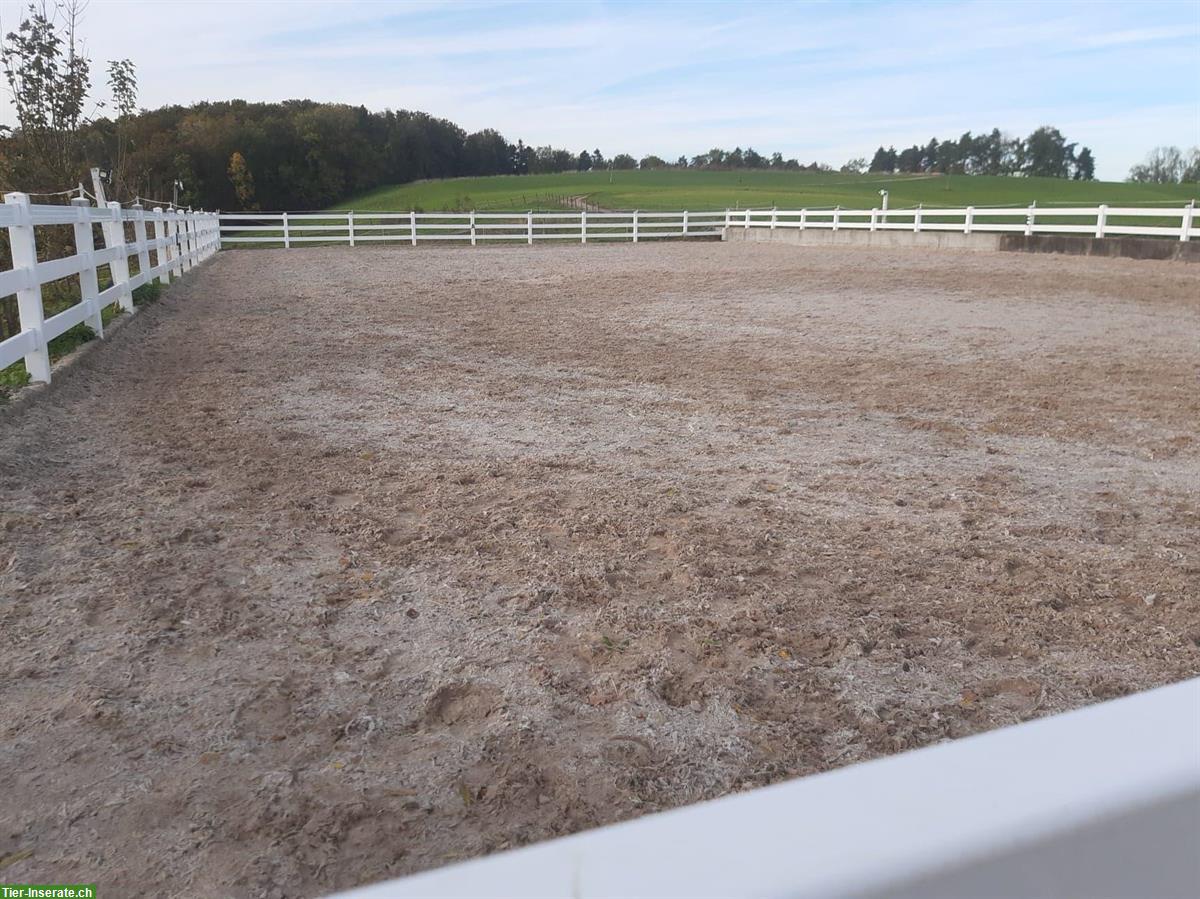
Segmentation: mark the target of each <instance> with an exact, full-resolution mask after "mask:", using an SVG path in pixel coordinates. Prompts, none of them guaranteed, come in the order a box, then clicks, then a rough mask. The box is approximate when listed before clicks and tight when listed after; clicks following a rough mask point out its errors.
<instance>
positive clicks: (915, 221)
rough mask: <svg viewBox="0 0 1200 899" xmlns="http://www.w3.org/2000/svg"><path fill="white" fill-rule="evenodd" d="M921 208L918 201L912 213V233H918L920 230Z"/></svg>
mask: <svg viewBox="0 0 1200 899" xmlns="http://www.w3.org/2000/svg"><path fill="white" fill-rule="evenodd" d="M921 209H922V204H921V203H918V204H917V211H916V212H914V213H913V233H914V234H915V233H920V231H921Z"/></svg>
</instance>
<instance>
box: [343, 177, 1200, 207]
mask: <svg viewBox="0 0 1200 899" xmlns="http://www.w3.org/2000/svg"><path fill="white" fill-rule="evenodd" d="M882 189H886V190H887V191H888V192H889V194H890V196H889V200H888V202H889V205H890V206H891V207H892V208H901V207H905V206H915V205H917V204H918V203H922V204H924V205H925V206H967V205H973V206H1005V205H1021V206H1027V205H1028V204H1029V203H1031V202H1035V201H1036V202H1037V204H1038V205H1039V206H1051V205H1062V204H1080V205H1089V206H1090V205H1095V204H1098V203H1109V204H1110V205H1112V204H1121V205H1129V206H1135V205H1158V204H1160V203H1164V202H1171V203H1179V204H1183V203H1186V202H1187V201H1188V200H1190V199H1192V198H1197V197H1200V184H1184V185H1178V184H1175V185H1159V184H1127V183H1124V182H1119V181H1066V180H1063V179H1059V178H1004V177H988V176H982V175H972V176H967V175H883V174H870V175H846V174H842V173H840V172H820V173H818V172H775V171H747V170H742V171H729V172H718V171H691V170H687V169H682V170H676V169H668V170H654V171H619V172H612V173H609V172H606V171H605V172H564V173H562V174H557V175H495V176H491V177H486V178H449V179H446V180H442V181H416V182H413V183H411V184H402V185H396V186H394V187H384V188H379V189H377V190H374V191H371V192H369V193H366V194H363V195H361V196H358V197H354V198H353V199H351V200H348V201H346V202H345V203H341V204H339V205H338V206H336V207H334V208H336V209H355V210H362V211H376V212H383V211H389V210H391V211H396V210H408V209H417V210H427V211H432V210H447V211H454V210H463V211H465V210H470V209H554V208H561V207H563V206H564V205H566V198H567V197H579V196H586V197H587V200H588V202H589V203H595V204H597V205H599V206H601V207H603V208H606V209H725V208H726V207H733V208H746V207H752V208H770V207H772V206H778V207H779V208H781V209H783V208H792V209H798V208H801V207H808V208H817V207H822V206H843V207H848V208H849V207H857V208H860V209H861V208H871V207H873V206H877V205H878V204H879V191H880V190H882Z"/></svg>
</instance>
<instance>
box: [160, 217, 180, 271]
mask: <svg viewBox="0 0 1200 899" xmlns="http://www.w3.org/2000/svg"><path fill="white" fill-rule="evenodd" d="M163 230H164V231H166V232H167V248H166V251H167V263H168V265H167V270H168V275H167V281H168V282H169V281H170V280H171V279H172V278H178V277H179V262H178V259H179V249H178V247H177V246H176V237H175V210H174V209H168V210H167V214H166V217H165V218H164V219H163Z"/></svg>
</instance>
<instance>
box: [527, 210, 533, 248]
mask: <svg viewBox="0 0 1200 899" xmlns="http://www.w3.org/2000/svg"><path fill="white" fill-rule="evenodd" d="M525 236H526V243H528V244H529V245H530V246H533V210H532V209H530V210H529V213H528V217H527V218H526V219H525Z"/></svg>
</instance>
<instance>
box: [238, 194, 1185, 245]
mask: <svg viewBox="0 0 1200 899" xmlns="http://www.w3.org/2000/svg"><path fill="white" fill-rule="evenodd" d="M752 227H753V228H798V229H805V228H823V229H827V230H833V231H838V230H842V229H846V230H850V229H860V230H867V231H915V232H922V231H960V232H963V233H965V234H972V233H985V232H1005V231H1009V232H1016V233H1022V234H1080V235H1088V236H1092V237H1117V236H1139V237H1173V238H1176V239H1178V240H1184V241H1186V240H1190V239H1192V238H1194V237H1200V228H1197V227H1196V226H1195V208H1194V206H1193V205H1192V204H1189V205H1187V206H1182V207H1167V208H1162V207H1142V206H1105V205H1101V206H1066V207H1055V206H1044V207H1039V206H1037V205H1033V206H1028V207H1021V208H1014V207H1011V206H1002V207H999V206H988V207H984V206H979V207H975V206H965V207H953V208H928V209H926V208H921V207H917V208H914V209H841V208H833V209H829V208H824V209H736V210H735V209H725V210H719V211H715V212H714V211H709V212H692V211H687V210H684V211H682V212H643V211H641V210H634V211H632V212H589V211H587V210H564V211H561V212H306V213H296V212H239V213H226V214H222V215H221V243H222V244H223V245H232V244H244V245H248V246H283V247H296V246H303V245H304V244H313V243H322V244H349V245H350V246H355V245H356V244H360V243H368V242H384V241H386V242H392V243H408V244H411V245H412V246H416V245H417V244H418V243H421V242H424V241H431V240H438V241H444V240H449V241H461V242H463V243H469V244H470V245H471V246H475V245H476V244H478V243H479V242H480V241H508V242H509V243H527V244H532V243H533V242H534V241H540V240H557V241H571V242H574V243H588V242H589V241H603V240H618V241H622V240H625V241H632V242H633V243H638V242H639V241H644V240H651V239H654V238H661V237H682V238H690V237H717V236H720V235H722V234H724V232H725V229H726V228H746V229H749V228H752Z"/></svg>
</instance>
